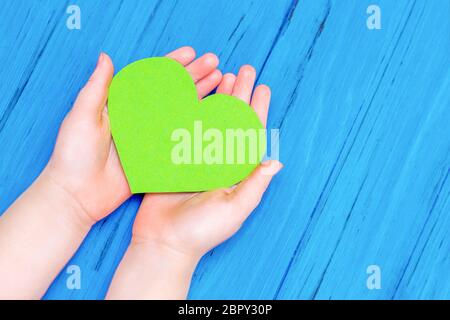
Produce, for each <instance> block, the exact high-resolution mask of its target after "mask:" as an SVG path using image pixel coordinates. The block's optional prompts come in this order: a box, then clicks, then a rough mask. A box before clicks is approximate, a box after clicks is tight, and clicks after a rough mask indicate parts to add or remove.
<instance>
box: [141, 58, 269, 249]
mask: <svg viewBox="0 0 450 320" xmlns="http://www.w3.org/2000/svg"><path fill="white" fill-rule="evenodd" d="M172 57H173V58H174V59H176V60H178V59H177V57H176V56H172ZM200 59H201V58H200ZM200 59H199V60H200ZM196 61H198V60H196ZM196 61H194V62H192V63H191V64H190V65H188V66H187V67H186V69H187V70H188V71H189V73H190V74H191V75H192V77H193V78H194V81H196V86H197V90H198V96H199V98H203V97H204V96H206V95H207V94H209V93H210V92H211V91H212V90H213V89H214V88H216V86H217V85H219V82H217V79H216V78H215V77H211V75H212V74H213V73H214V72H216V71H215V68H216V65H214V64H211V65H209V66H202V65H201V64H200V63H197V64H196ZM189 62H190V61H187V62H186V63H184V64H185V65H186V64H187V63H189ZM199 75H200V76H199ZM255 78H256V74H255V71H254V69H253V68H252V67H249V66H245V67H243V68H241V70H240V72H239V75H238V77H235V76H234V75H232V74H226V75H225V76H224V77H223V79H222V81H221V82H220V85H219V86H218V88H217V93H221V94H228V95H233V96H236V97H238V98H240V99H242V100H243V101H245V102H247V103H249V104H250V100H251V102H252V107H253V108H254V109H255V111H256V113H257V114H258V116H259V118H260V120H261V122H262V123H263V124H265V123H266V119H267V108H268V104H269V100H270V90H269V89H268V88H267V87H266V86H259V87H257V88H256V89H255V92H254V94H253V97H252V92H253V85H254V81H255ZM226 196H227V191H226V190H217V191H210V192H204V193H164V194H155V193H153V194H146V195H145V197H144V200H143V203H142V206H141V209H140V210H139V213H138V216H137V218H136V221H135V223H134V227H133V234H134V236H135V237H136V238H145V239H149V237H157V238H159V237H164V235H162V236H161V233H164V232H165V231H166V230H167V229H170V230H169V231H170V232H168V233H170V234H176V235H178V238H181V239H177V241H178V242H180V243H189V244H190V246H193V247H195V246H196V243H197V244H199V245H201V243H205V241H204V239H205V238H208V237H209V236H210V234H211V235H213V237H212V238H214V239H211V241H210V242H209V243H210V244H211V246H214V245H216V244H218V243H220V242H222V241H223V240H225V239H226V238H228V237H229V236H230V235H231V234H232V233H234V232H235V231H236V229H237V228H238V227H239V226H240V224H239V223H227V222H226V221H223V222H220V219H221V217H227V216H228V217H229V216H230V215H227V214H223V211H227V210H228V209H229V208H225V207H224V208H221V209H220V210H219V211H222V212H221V213H222V214H221V215H220V216H218V215H217V216H216V215H215V214H214V212H215V211H217V209H218V206H220V205H221V204H223V203H224V202H223V201H216V200H218V199H219V200H220V198H221V197H222V198H224V197H226ZM211 206H213V207H211ZM217 227H218V228H217ZM203 231H206V232H207V233H208V234H203ZM199 239H202V240H201V241H197V240H199ZM200 242H201V243H200ZM207 242H208V241H207ZM193 249H195V248H193ZM207 249H208V248H201V250H207ZM201 250H200V251H201Z"/></svg>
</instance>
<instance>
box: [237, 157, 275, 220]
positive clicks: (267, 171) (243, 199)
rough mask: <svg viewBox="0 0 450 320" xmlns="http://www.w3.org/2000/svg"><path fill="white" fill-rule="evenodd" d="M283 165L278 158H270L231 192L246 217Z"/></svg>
mask: <svg viewBox="0 0 450 320" xmlns="http://www.w3.org/2000/svg"><path fill="white" fill-rule="evenodd" d="M282 168H283V165H282V164H281V162H279V161H277V160H269V161H266V162H264V163H262V164H261V165H260V166H259V167H257V168H256V169H255V170H254V171H253V172H252V173H251V174H250V176H248V177H247V178H246V179H245V180H244V181H242V182H241V183H239V185H238V186H237V187H236V188H235V189H234V191H233V192H232V193H231V194H230V196H231V197H232V200H231V201H232V202H234V203H235V204H236V207H238V208H240V209H243V212H244V213H245V217H244V219H245V218H247V216H248V215H249V214H250V213H251V212H252V211H253V210H254V209H255V208H256V207H257V206H258V204H259V202H260V201H261V198H262V196H263V194H264V192H265V191H266V189H267V187H268V186H269V183H270V181H272V178H273V176H274V175H275V174H277V173H278V172H279V171H280V170H281V169H282Z"/></svg>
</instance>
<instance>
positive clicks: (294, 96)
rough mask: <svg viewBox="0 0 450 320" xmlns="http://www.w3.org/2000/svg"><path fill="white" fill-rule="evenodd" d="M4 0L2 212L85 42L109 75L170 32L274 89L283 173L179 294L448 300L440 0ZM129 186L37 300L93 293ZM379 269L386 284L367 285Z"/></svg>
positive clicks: (37, 159)
mask: <svg viewBox="0 0 450 320" xmlns="http://www.w3.org/2000/svg"><path fill="white" fill-rule="evenodd" d="M376 2H377V4H378V5H379V6H380V8H381V10H382V29H381V30H368V29H367V27H366V18H367V14H366V9H367V7H368V6H369V5H370V4H372V1H366V0H364V1H357V0H352V1H350V0H349V1H327V0H300V1H297V0H292V1H291V0H283V1H234V0H233V1H229V0H228V1H214V2H212V1H206V0H202V1H174V0H173V1H134V0H133V1H104V2H92V1H88V0H84V1H73V2H72V1H71V2H70V4H77V5H79V6H80V8H81V17H82V28H81V30H68V29H67V28H66V26H65V20H66V18H67V16H68V15H67V14H66V13H65V8H66V7H67V6H68V5H69V3H59V2H55V1H47V2H33V3H31V2H29V1H11V2H8V3H7V4H6V5H4V6H3V7H2V9H1V10H2V13H3V14H2V16H5V17H6V18H5V19H3V20H2V21H1V22H0V34H1V35H2V36H3V37H1V40H0V63H1V65H2V68H1V69H0V75H2V76H3V79H4V80H3V81H2V82H1V83H0V92H1V93H2V96H3V97H4V99H3V100H2V102H0V145H1V146H2V148H3V149H2V152H1V153H0V194H1V195H2V196H1V198H0V212H3V211H4V210H6V208H7V207H8V206H9V204H10V203H11V202H12V201H14V199H15V198H16V197H17V196H18V195H19V194H20V193H21V192H22V191H23V190H24V189H25V188H26V187H27V186H28V185H29V184H30V183H31V182H32V181H33V180H34V178H35V177H36V176H37V175H38V174H39V172H40V170H41V169H42V168H43V167H44V166H45V163H46V162H47V160H48V157H49V156H50V153H51V150H52V148H53V143H54V139H55V137H56V134H57V130H58V128H59V125H60V122H61V120H62V119H63V117H64V115H65V114H66V113H67V111H68V110H69V109H70V106H71V104H72V103H73V100H74V99H75V97H76V95H77V93H78V90H79V89H80V88H81V87H82V86H83V84H84V82H85V81H86V79H87V77H88V76H89V74H90V72H91V70H92V68H93V66H94V64H95V61H96V58H97V55H98V53H99V52H100V51H101V50H104V51H106V52H108V53H109V54H110V55H111V56H112V58H113V61H114V63H115V66H116V70H119V69H120V68H122V67H123V66H125V65H126V64H127V63H129V62H131V61H134V60H136V59H139V58H143V57H147V56H152V55H161V54H164V53H165V52H168V51H170V50H172V49H174V48H176V47H178V46H181V45H187V44H188V45H192V46H194V47H195V48H196V49H197V51H198V52H199V53H200V54H201V53H204V52H207V51H213V52H216V53H218V54H219V57H220V59H221V66H220V67H221V68H222V70H224V71H225V72H227V71H233V72H236V71H237V70H238V67H239V66H240V65H242V64H244V63H251V64H253V65H255V67H256V68H257V70H258V71H259V72H261V74H260V76H259V79H258V80H259V82H260V83H267V84H269V85H270V86H271V87H272V90H273V103H272V106H271V111H270V117H269V127H270V128H279V129H280V132H281V143H280V151H281V160H282V161H283V162H284V163H285V168H284V169H283V172H282V173H281V174H280V175H279V176H278V177H276V179H275V180H274V182H273V184H272V185H271V187H270V189H269V191H268V192H267V194H266V196H265V197H264V200H263V202H262V204H261V206H260V207H259V208H258V209H257V210H256V211H255V212H254V214H253V215H252V217H251V218H250V219H249V220H248V221H247V223H246V224H245V225H244V227H243V228H242V230H241V231H240V232H239V233H238V234H237V235H236V236H235V237H234V238H232V239H231V240H229V241H227V242H226V243H224V244H223V245H221V246H219V247H218V248H216V249H215V250H213V251H211V252H210V253H209V254H208V255H207V256H206V257H205V258H204V259H203V260H202V262H201V264H200V265H199V267H198V268H197V270H196V273H195V276H194V279H193V283H192V288H191V292H190V298H192V299H198V298H225V299H230V298H237V299H240V298H256V299H259V298H267V299H271V298H279V299H292V298H302V299H306V298H325V299H328V298H363V299H364V298H449V296H450V280H449V279H450V278H448V277H446V276H445V274H446V270H448V269H449V264H450V261H449V258H448V252H449V246H450V243H449V240H448V237H447V230H449V224H450V218H449V217H448V212H449V209H450V203H449V193H450V190H449V189H450V182H449V179H448V173H449V169H450V154H449V151H450V139H449V131H448V123H449V120H450V108H449V105H450V92H449V89H448V88H450V86H449V85H450V83H449V82H450V71H449V70H450V68H449V67H450V60H449V58H448V52H449V51H450V50H449V49H450V37H449V34H450V19H448V16H449V12H450V2H448V1H446V0H432V1H426V0H416V1H407V0H401V1H391V0H377V1H376ZM139 203H140V197H139V196H135V197H133V198H132V199H131V200H130V201H128V202H127V203H125V204H124V205H123V206H122V207H121V208H120V209H118V210H117V211H116V212H115V213H114V214H113V215H111V216H110V217H108V218H106V219H105V220H103V221H101V222H99V223H98V224H97V225H96V226H95V227H94V228H93V230H92V231H91V232H90V234H89V235H88V237H87V238H86V240H85V242H84V243H83V245H82V246H81V248H80V249H79V251H78V252H77V254H76V255H75V256H74V257H73V259H72V260H71V261H70V262H69V264H77V265H79V266H80V268H81V270H82V289H81V290H68V289H67V287H66V285H65V282H66V279H67V275H66V274H65V272H64V270H63V271H62V272H61V274H60V275H59V276H58V278H57V279H56V280H55V282H54V283H53V285H52V287H51V288H50V289H49V291H48V293H47V295H46V298H48V299H53V298H59V299H60V298H72V299H82V298H91V299H99V298H102V297H103V296H104V295H105V293H106V290H107V288H108V285H109V282H110V280H111V278H112V275H113V273H114V270H115V268H116V266H117V264H118V263H119V261H120V259H121V257H122V255H123V253H124V251H125V250H126V247H127V244H128V242H129V237H130V230H131V225H132V222H133V219H134V215H135V212H136V210H137V208H138V206H139ZM371 264H376V265H379V266H380V268H381V271H382V289H381V290H368V289H367V287H366V279H367V277H368V275H367V274H366V268H367V266H369V265H371Z"/></svg>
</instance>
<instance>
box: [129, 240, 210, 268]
mask: <svg viewBox="0 0 450 320" xmlns="http://www.w3.org/2000/svg"><path fill="white" fill-rule="evenodd" d="M130 247H132V248H134V249H135V250H137V251H140V252H142V254H143V256H148V257H151V258H152V259H154V258H155V257H157V258H159V259H162V260H165V261H171V262H173V263H176V265H178V266H180V268H184V269H186V270H192V272H193V271H194V269H195V267H196V266H197V264H198V262H199V261H200V259H201V257H202V256H201V255H197V254H192V253H186V252H184V251H182V250H178V249H176V248H174V247H172V246H170V245H168V244H166V243H164V242H163V241H157V240H150V239H144V238H141V237H139V236H136V235H133V236H132V238H131V243H130Z"/></svg>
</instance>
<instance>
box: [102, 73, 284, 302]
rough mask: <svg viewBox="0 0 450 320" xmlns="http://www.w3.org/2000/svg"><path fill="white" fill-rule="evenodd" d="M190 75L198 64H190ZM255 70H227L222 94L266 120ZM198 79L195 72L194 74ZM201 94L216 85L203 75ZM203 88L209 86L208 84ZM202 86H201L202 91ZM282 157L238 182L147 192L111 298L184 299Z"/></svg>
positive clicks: (265, 96)
mask: <svg viewBox="0 0 450 320" xmlns="http://www.w3.org/2000/svg"><path fill="white" fill-rule="evenodd" d="M187 69H188V71H189V72H190V73H191V75H194V74H196V73H197V71H196V69H197V67H192V68H187ZM255 77H256V75H255V70H254V69H253V68H252V67H250V66H244V67H242V68H241V70H240V71H239V74H238V76H237V78H236V77H235V76H234V75H232V74H226V75H224V77H223V79H222V81H221V83H220V85H219V87H218V88H217V92H218V93H223V94H229V95H234V96H236V97H238V98H240V99H242V100H244V101H245V102H247V103H250V98H251V106H252V107H253V108H254V109H255V111H256V113H257V114H258V116H259V118H260V119H261V122H262V123H263V124H264V125H265V124H266V120H267V112H268V108H269V102H270V89H269V88H268V87H267V86H263V85H262V86H258V87H257V88H256V89H255V92H254V93H253V97H252V91H253V85H254V81H255ZM194 78H195V76H194ZM200 83H203V84H205V85H204V86H201V87H200V86H199V85H198V84H197V89H198V90H199V97H200V98H201V97H203V96H204V95H206V94H207V93H208V92H209V91H211V90H212V88H213V87H212V86H211V84H212V82H211V81H210V80H208V79H207V78H206V79H204V80H201V81H200ZM203 88H208V89H204V90H203ZM201 89H202V90H201ZM280 169H281V164H280V163H279V162H278V161H270V162H268V163H266V164H263V165H260V166H259V167H258V168H257V169H256V170H255V171H254V172H253V173H252V174H251V175H250V176H249V177H248V178H247V179H245V180H244V181H242V182H241V183H240V184H239V185H238V186H237V187H235V188H229V189H226V190H216V191H211V192H204V193H196V194H195V193H194V194H193V193H178V194H168V193H167V194H147V195H146V196H145V197H144V200H143V202H142V204H141V207H140V208H139V212H138V215H137V217H136V221H135V223H134V226H133V238H132V243H131V245H130V246H129V248H128V250H127V252H126V254H125V257H124V258H123V260H122V262H121V263H120V265H119V268H118V269H117V272H116V274H115V276H114V279H113V281H112V283H111V287H110V289H109V292H108V295H107V298H108V299H185V298H186V295H187V292H188V289H189V284H190V281H191V277H192V274H193V272H194V270H195V267H196V265H197V262H198V261H199V259H200V258H201V256H202V255H203V254H205V253H206V252H207V251H208V250H210V249H211V248H213V247H215V246H217V245H218V244H219V243H221V242H223V241H224V240H226V239H228V238H229V237H231V236H232V235H233V234H234V233H235V232H236V231H237V230H238V229H239V227H240V226H241V224H242V223H243V222H244V220H245V219H246V218H247V217H248V215H249V214H250V212H251V211H252V210H253V209H254V208H255V207H256V206H257V205H258V203H259V202H260V200H261V197H262V195H263V193H264V191H265V190H266V188H267V186H268V185H269V183H270V181H271V179H272V177H273V176H274V175H275V174H276V173H277V172H278V171H279V170H280Z"/></svg>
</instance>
